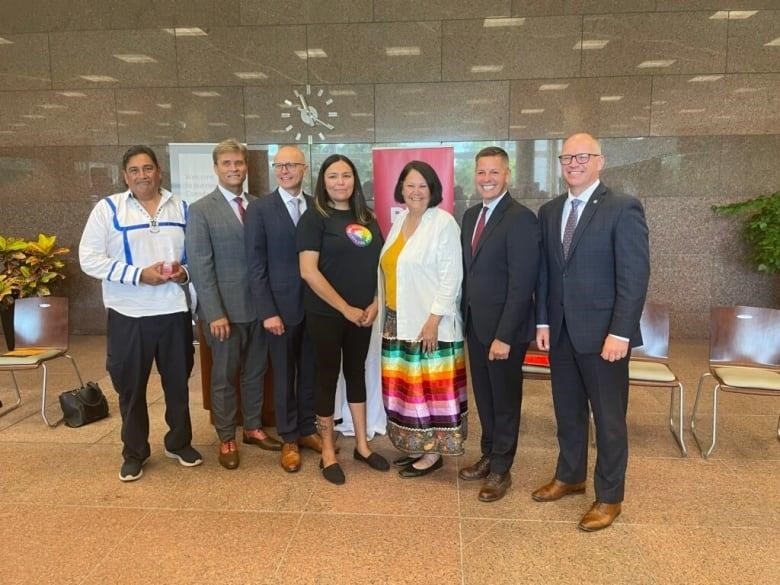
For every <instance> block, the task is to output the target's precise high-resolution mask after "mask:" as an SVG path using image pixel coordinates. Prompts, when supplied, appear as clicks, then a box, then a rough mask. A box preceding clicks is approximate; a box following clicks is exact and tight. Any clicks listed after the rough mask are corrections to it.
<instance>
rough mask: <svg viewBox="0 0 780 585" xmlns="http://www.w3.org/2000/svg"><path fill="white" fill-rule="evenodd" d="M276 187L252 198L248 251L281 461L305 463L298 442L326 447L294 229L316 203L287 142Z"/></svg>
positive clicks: (291, 465)
mask: <svg viewBox="0 0 780 585" xmlns="http://www.w3.org/2000/svg"><path fill="white" fill-rule="evenodd" d="M273 169H274V173H275V175H276V182H277V184H278V188H277V189H276V190H274V191H273V192H271V193H269V194H268V195H266V196H265V197H261V198H260V199H258V200H257V201H254V202H252V203H251V204H250V205H249V208H248V209H247V216H246V251H247V262H248V263H249V264H248V269H249V284H250V287H251V290H252V300H253V302H254V308H255V311H256V313H257V316H258V318H259V319H260V322H261V323H262V325H263V327H264V328H265V331H266V333H267V334H268V345H269V349H270V353H271V366H272V368H273V379H274V407H275V412H276V430H277V432H278V433H279V435H280V436H281V437H282V441H283V444H282V453H281V461H280V463H281V466H282V468H283V469H284V470H285V471H287V472H291V473H292V472H295V471H298V470H299V469H300V467H301V456H300V451H299V447H307V448H310V449H312V450H314V451H318V452H321V451H322V440H321V439H320V436H319V435H318V434H317V432H316V429H315V425H314V355H313V353H312V352H313V350H312V347H311V341H310V340H309V336H308V334H307V333H306V330H305V329H306V328H305V327H304V314H303V290H304V284H303V279H301V272H300V269H299V267H298V248H297V245H296V240H295V229H296V226H297V224H298V219H299V218H300V216H301V215H302V214H303V212H304V211H306V209H307V208H308V207H309V206H311V205H313V202H312V199H311V197H309V196H308V195H306V194H305V193H304V192H303V178H304V176H305V175H306V169H307V166H306V157H305V156H304V154H303V152H302V151H301V149H300V148H298V147H297V146H283V147H281V148H280V149H279V151H278V152H277V153H276V156H275V157H274V162H273Z"/></svg>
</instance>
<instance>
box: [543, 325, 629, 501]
mask: <svg viewBox="0 0 780 585" xmlns="http://www.w3.org/2000/svg"><path fill="white" fill-rule="evenodd" d="M629 356H630V352H629ZM629 356H626V357H625V358H623V359H622V360H618V361H616V362H609V361H607V360H604V359H602V358H601V355H600V354H598V353H594V354H583V353H577V352H576V351H575V349H574V347H573V346H572V344H571V341H570V339H569V334H568V332H567V330H566V324H565V323H564V324H563V328H562V330H561V335H560V337H559V339H558V343H557V344H556V345H555V346H553V347H551V348H550V371H551V374H552V394H553V406H554V408H555V419H556V421H557V423H558V446H559V449H560V452H559V455H558V465H557V468H556V471H555V477H556V478H557V479H559V480H560V481H563V482H566V483H580V482H583V481H585V479H586V477H587V474H588V403H589V402H590V407H591V409H592V410H593V420H594V422H595V424H596V448H597V455H596V469H595V472H594V478H593V484H594V488H595V491H596V499H597V500H598V501H600V502H605V503H611V504H616V503H618V502H622V501H623V495H624V492H625V482H626V467H627V465H628V431H627V427H626V411H627V409H628V360H629Z"/></svg>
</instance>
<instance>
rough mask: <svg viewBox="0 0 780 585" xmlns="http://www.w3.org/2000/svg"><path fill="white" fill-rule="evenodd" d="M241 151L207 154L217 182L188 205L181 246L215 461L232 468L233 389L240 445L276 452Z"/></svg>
mask: <svg viewBox="0 0 780 585" xmlns="http://www.w3.org/2000/svg"><path fill="white" fill-rule="evenodd" d="M246 152H247V151H246V146H244V145H243V144H240V143H239V142H237V141H236V140H232V139H229V140H225V141H223V142H220V143H219V144H218V145H217V146H216V147H215V148H214V151H213V153H212V157H213V160H214V173H215V174H216V175H217V179H218V185H217V188H216V189H214V191H212V192H211V193H209V194H208V195H206V196H205V197H203V198H202V199H199V200H198V201H196V202H195V203H193V204H192V205H191V206H190V213H189V218H188V220H187V235H186V240H185V243H186V249H187V258H188V260H189V262H190V263H189V269H190V278H191V280H192V283H193V285H194V286H195V292H196V293H197V297H198V315H199V317H200V319H201V320H202V321H203V323H204V325H205V326H204V330H205V332H206V338H207V341H208V345H209V348H210V349H211V356H212V359H213V367H212V369H211V407H212V413H213V416H214V426H215V427H216V430H217V435H218V436H219V441H220V446H219V462H220V464H221V465H222V466H223V467H225V468H226V469H235V468H236V467H238V463H239V456H238V447H237V446H236V410H237V402H238V393H239V388H240V392H241V413H242V415H243V419H244V423H243V424H244V437H243V439H244V443H248V444H254V445H257V446H259V447H260V448H261V449H266V450H271V451H278V450H279V449H281V443H280V442H279V441H278V440H276V439H274V438H273V437H270V436H269V435H268V434H267V433H266V432H265V431H264V430H263V429H262V428H261V419H260V413H261V408H262V398H263V376H264V375H265V370H266V365H267V356H268V346H267V343H266V338H265V331H264V330H263V327H262V325H261V324H260V323H259V322H258V320H257V316H256V314H255V310H254V307H253V306H252V298H251V294H250V292H249V280H248V277H247V270H246V252H245V250H244V226H243V222H244V215H245V213H246V205H247V203H248V202H249V201H251V200H252V199H255V198H254V197H253V196H251V195H247V194H245V193H244V191H243V190H244V180H245V179H246V175H247V156H246Z"/></svg>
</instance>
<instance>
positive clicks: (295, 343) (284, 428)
mask: <svg viewBox="0 0 780 585" xmlns="http://www.w3.org/2000/svg"><path fill="white" fill-rule="evenodd" d="M304 323H305V321H301V322H300V323H298V324H297V325H287V324H285V326H284V333H283V334H282V335H273V334H272V333H268V334H267V337H268V348H269V353H270V355H271V365H272V366H273V368H272V369H273V376H274V410H275V414H276V432H278V433H279V435H280V436H281V437H282V440H283V441H284V442H285V443H294V442H295V441H296V440H298V438H299V437H301V436H306V435H311V434H312V433H314V432H315V430H316V429H315V426H314V349H313V348H312V344H311V339H310V338H309V334H308V332H307V331H306V328H305V325H304Z"/></svg>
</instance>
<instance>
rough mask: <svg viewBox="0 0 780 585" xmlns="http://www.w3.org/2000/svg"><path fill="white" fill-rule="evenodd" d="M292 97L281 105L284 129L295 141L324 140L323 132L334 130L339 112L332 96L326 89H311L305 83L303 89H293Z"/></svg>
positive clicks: (310, 142) (311, 141) (310, 141)
mask: <svg viewBox="0 0 780 585" xmlns="http://www.w3.org/2000/svg"><path fill="white" fill-rule="evenodd" d="M293 94H294V95H293V97H292V98H289V99H285V100H284V102H282V103H281V104H280V105H281V107H282V113H281V118H282V123H283V124H285V126H284V131H285V132H287V133H288V134H289V135H291V136H292V137H293V139H294V140H295V141H296V142H303V141H306V142H308V143H309V144H312V143H313V142H314V141H315V140H319V141H324V140H325V132H332V131H333V130H335V128H336V127H335V125H334V124H335V123H337V121H338V117H339V114H338V112H337V111H336V110H335V109H334V108H333V98H332V97H331V96H330V94H329V93H328V91H327V90H325V89H322V88H319V89H316V88H315V89H312V87H311V86H310V85H307V86H306V88H305V89H304V90H303V91H298V90H297V89H296V90H294V91H293Z"/></svg>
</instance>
